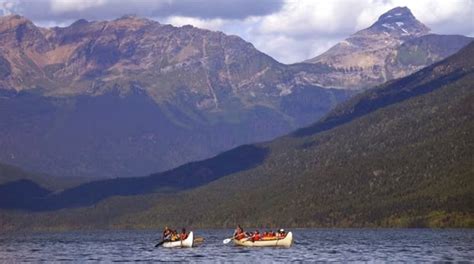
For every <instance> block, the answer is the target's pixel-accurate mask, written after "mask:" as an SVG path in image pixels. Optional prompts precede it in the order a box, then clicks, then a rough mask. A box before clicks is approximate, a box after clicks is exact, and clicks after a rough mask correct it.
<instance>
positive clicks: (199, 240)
mask: <svg viewBox="0 0 474 264" xmlns="http://www.w3.org/2000/svg"><path fill="white" fill-rule="evenodd" d="M202 242H204V237H196V238H194V243H202Z"/></svg>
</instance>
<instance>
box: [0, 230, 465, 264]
mask: <svg viewBox="0 0 474 264" xmlns="http://www.w3.org/2000/svg"><path fill="white" fill-rule="evenodd" d="M157 233H158V232H157V231H156V230H155V231H110V232H109V231H98V232H84V233H82V232H74V233H43V234H21V235H18V234H2V235H0V262H41V261H46V262H48V261H58V262H66V261H73V262H81V261H90V262H132V261H137V262H161V261H163V262H177V263H180V262H185V261H195V262H204V263H208V262H228V261H235V262H255V260H256V259H258V260H259V262H262V263H268V262H275V261H276V262H316V261H335V262H347V261H361V262H362V261H368V262H385V261H394V262H426V261H429V262H436V261H438V262H442V261H449V262H457V261H469V260H472V259H474V247H473V246H472V245H473V244H474V231H473V230H442V231H437V230H422V229H406V230H390V229H377V230H370V229H313V230H309V229H307V230H295V231H294V232H293V233H294V236H295V239H296V242H295V243H294V245H293V246H292V247H291V248H290V249H282V248H243V247H235V246H233V245H231V244H228V245H224V244H222V240H223V239H224V238H226V237H228V236H229V234H230V233H232V230H196V231H195V233H196V234H198V235H199V236H200V237H204V238H205V242H204V243H202V244H200V245H199V246H198V247H196V248H192V249H165V248H155V247H154V245H155V244H156V243H155V242H156V240H157V236H156V234H157Z"/></svg>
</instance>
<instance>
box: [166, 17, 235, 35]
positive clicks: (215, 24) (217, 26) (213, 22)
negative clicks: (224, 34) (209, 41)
mask: <svg viewBox="0 0 474 264" xmlns="http://www.w3.org/2000/svg"><path fill="white" fill-rule="evenodd" d="M162 22H163V23H167V24H172V25H174V26H185V25H192V26H195V27H198V28H204V29H209V30H214V31H217V30H222V28H223V27H224V26H225V25H226V24H228V23H230V21H229V20H224V19H220V18H214V19H199V18H194V17H183V16H172V17H168V18H166V19H165V20H164V21H162Z"/></svg>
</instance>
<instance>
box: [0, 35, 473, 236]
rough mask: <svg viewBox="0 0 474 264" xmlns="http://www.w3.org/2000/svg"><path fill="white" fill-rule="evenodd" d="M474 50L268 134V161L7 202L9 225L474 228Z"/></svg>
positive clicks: (5, 219)
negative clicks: (172, 182)
mask: <svg viewBox="0 0 474 264" xmlns="http://www.w3.org/2000/svg"><path fill="white" fill-rule="evenodd" d="M473 57H474V44H471V45H470V46H469V47H467V48H465V49H463V50H462V51H461V52H460V53H459V54H457V55H454V56H452V57H451V58H449V59H447V60H445V61H443V62H441V63H438V64H436V65H433V66H431V67H429V68H426V69H424V70H422V71H420V72H418V73H415V74H414V75H412V76H409V77H407V78H404V79H400V80H398V81H395V82H391V83H388V84H386V85H384V86H381V87H378V88H376V89H374V90H370V91H367V92H365V93H363V94H361V95H359V96H357V97H356V98H354V99H352V100H350V101H348V102H347V103H345V104H343V105H342V106H340V107H338V108H337V109H336V110H334V111H333V112H332V113H331V114H329V115H328V116H326V117H325V118H323V119H322V120H321V121H320V122H318V123H316V124H314V125H313V126H311V127H308V128H307V129H304V130H301V131H298V132H296V133H294V134H292V135H289V136H286V137H282V138H278V139H276V140H274V141H271V142H268V143H262V144H257V145H256V146H257V147H258V149H266V150H267V151H268V153H267V155H266V156H265V159H264V160H263V161H262V162H260V163H259V165H258V166H255V167H251V168H245V169H242V170H240V171H238V172H237V173H233V174H230V175H228V176H225V177H222V178H220V179H218V180H216V181H213V182H211V183H209V184H206V185H203V186H200V187H197V188H195V189H192V190H188V191H182V192H177V193H174V194H169V193H167V194H165V193H161V194H160V193H152V194H147V195H137V196H128V197H117V196H116V197H110V198H108V199H105V200H103V201H101V202H99V203H97V204H96V205H94V206H91V207H83V208H76V209H64V210H59V211H52V212H42V213H34V214H30V213H28V214H25V213H21V212H16V213H12V212H8V211H3V212H2V213H0V214H1V215H0V216H1V217H0V219H1V221H2V222H1V223H0V225H1V226H2V228H3V229H4V230H9V229H26V228H27V229H48V230H49V229H77V228H157V227H161V226H163V225H183V226H191V227H195V228H199V227H229V226H234V225H235V224H236V223H241V224H243V225H245V226H269V227H274V226H288V227H334V226H338V227H435V228H441V227H468V228H473V227H474V208H473V207H472V205H473V204H474V177H473V176H474V167H473V166H472V164H474V163H473V157H474V155H473V154H474V153H473V150H474V138H473V137H472V136H471V134H470V133H471V131H474V63H473V61H472V58H473ZM229 153H231V152H229ZM225 162H229V163H228V165H229V166H230V165H232V164H233V163H238V162H239V160H238V159H236V158H234V159H229V160H225ZM196 165H199V162H198V163H196ZM224 165H225V164H224Z"/></svg>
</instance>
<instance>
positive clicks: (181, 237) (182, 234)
mask: <svg viewBox="0 0 474 264" xmlns="http://www.w3.org/2000/svg"><path fill="white" fill-rule="evenodd" d="M187 237H188V234H187V233H186V228H184V227H183V229H181V234H179V239H180V240H186V238H187Z"/></svg>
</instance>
